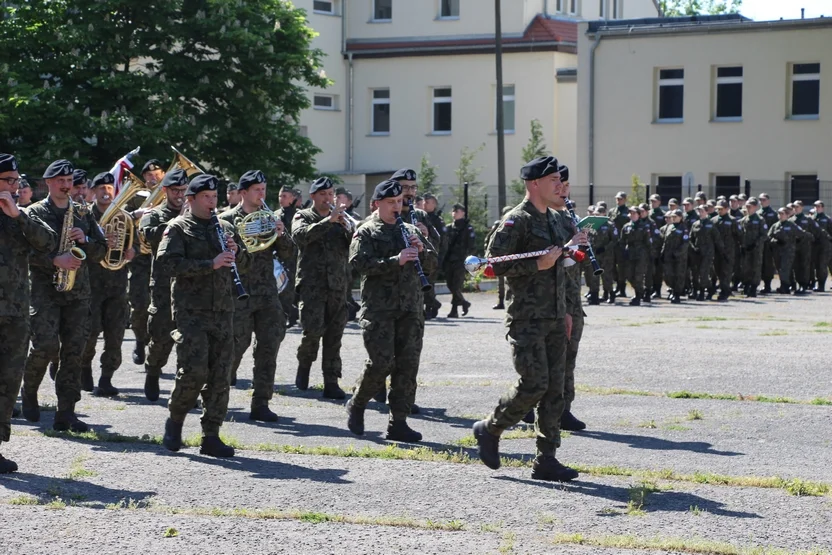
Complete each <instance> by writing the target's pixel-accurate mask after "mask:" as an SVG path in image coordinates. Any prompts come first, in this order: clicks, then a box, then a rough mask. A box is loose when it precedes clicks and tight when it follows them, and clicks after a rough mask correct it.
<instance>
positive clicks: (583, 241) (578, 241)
mask: <svg viewBox="0 0 832 555" xmlns="http://www.w3.org/2000/svg"><path fill="white" fill-rule="evenodd" d="M588 244H589V235H588V234H587V232H586V230H583V231H579V232H578V233H576V234H575V235H574V236H573V237H572V239H571V240H570V241H569V242H568V243H567V244H566V246H567V247H572V246H574V245H588Z"/></svg>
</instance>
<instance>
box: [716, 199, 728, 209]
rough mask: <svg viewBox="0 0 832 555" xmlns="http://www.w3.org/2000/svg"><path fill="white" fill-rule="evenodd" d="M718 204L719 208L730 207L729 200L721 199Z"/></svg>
mask: <svg viewBox="0 0 832 555" xmlns="http://www.w3.org/2000/svg"><path fill="white" fill-rule="evenodd" d="M716 205H717V206H718V207H719V208H728V201H727V200H720V201H717V203H716Z"/></svg>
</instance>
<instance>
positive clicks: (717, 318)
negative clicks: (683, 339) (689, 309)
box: [691, 316, 728, 322]
mask: <svg viewBox="0 0 832 555" xmlns="http://www.w3.org/2000/svg"><path fill="white" fill-rule="evenodd" d="M691 320H692V321H694V322H727V321H728V318H723V317H722V316H696V317H695V318H691Z"/></svg>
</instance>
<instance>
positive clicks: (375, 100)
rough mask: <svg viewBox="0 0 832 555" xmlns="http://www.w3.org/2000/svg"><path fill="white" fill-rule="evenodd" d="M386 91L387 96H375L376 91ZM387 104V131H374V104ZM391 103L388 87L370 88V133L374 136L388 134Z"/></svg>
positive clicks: (390, 123)
mask: <svg viewBox="0 0 832 555" xmlns="http://www.w3.org/2000/svg"><path fill="white" fill-rule="evenodd" d="M380 91H387V97H386V98H384V97H382V98H376V92H380ZM381 105H387V131H376V106H381ZM391 115H392V105H391V102H390V89H389V88H378V89H370V135H373V136H376V137H386V136H389V135H390V129H391V128H392V127H393V126H392V121H391V117H390V116H391Z"/></svg>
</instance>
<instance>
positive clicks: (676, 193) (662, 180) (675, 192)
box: [656, 175, 682, 204]
mask: <svg viewBox="0 0 832 555" xmlns="http://www.w3.org/2000/svg"><path fill="white" fill-rule="evenodd" d="M656 194H657V195H659V196H660V197H662V201H663V202H664V203H665V204H667V201H668V200H670V199H672V198H675V199H676V200H678V201H679V202H682V176H681V175H660V176H658V178H656Z"/></svg>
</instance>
